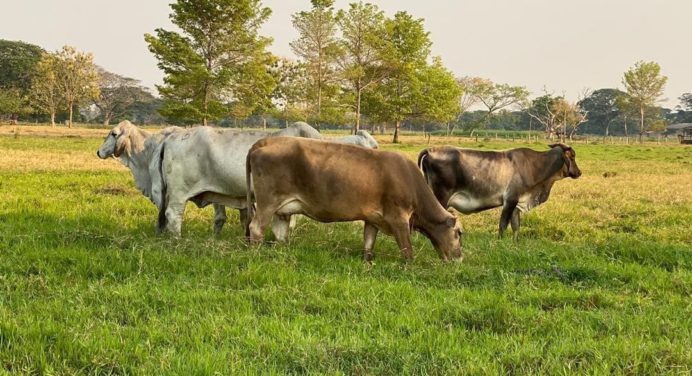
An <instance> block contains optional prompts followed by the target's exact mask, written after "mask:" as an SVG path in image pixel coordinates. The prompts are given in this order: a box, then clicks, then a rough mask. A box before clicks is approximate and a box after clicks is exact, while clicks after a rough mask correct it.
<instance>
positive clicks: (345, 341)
mask: <svg viewBox="0 0 692 376" xmlns="http://www.w3.org/2000/svg"><path fill="white" fill-rule="evenodd" d="M3 128H4V129H3V130H1V131H0V133H5V135H3V136H0V370H3V371H4V372H7V373H28V374H73V373H85V374H187V375H192V374H195V375H204V374H214V373H217V374H255V373H269V374H272V373H273V374H285V373H292V374H301V373H323V374H392V375H398V374H530V373H545V374H569V373H589V374H606V373H614V374H638V375H639V374H689V373H690V372H691V371H692V305H691V301H692V300H691V299H690V294H691V292H692V227H691V225H692V147H682V146H680V145H676V144H668V145H658V144H655V143H645V144H634V145H599V144H581V143H580V144H576V145H574V147H575V149H576V151H577V162H578V164H579V167H580V168H581V170H582V172H583V176H582V177H581V178H580V179H578V180H572V179H565V180H562V181H560V182H558V183H556V185H555V187H554V188H553V191H552V194H551V197H550V199H549V201H548V202H547V203H546V204H544V205H542V206H540V207H538V208H537V209H535V210H534V211H532V212H530V213H529V214H527V215H525V216H523V218H522V219H523V223H522V233H521V235H520V238H519V240H518V241H517V242H513V241H512V239H511V236H506V237H505V238H504V239H501V240H498V239H497V237H496V231H497V222H498V219H499V209H496V210H491V211H487V212H483V213H480V214H476V215H472V216H460V220H461V223H462V224H463V226H464V229H465V237H464V251H465V259H464V262H463V263H461V264H453V263H450V264H445V263H442V262H441V261H439V259H438V256H437V254H436V253H435V252H434V250H433V248H432V246H431V244H430V242H429V241H428V240H427V239H426V238H424V237H423V236H422V235H420V234H417V235H415V236H414V239H413V241H414V247H415V250H414V255H415V261H413V262H412V263H410V264H405V263H403V262H402V258H401V255H400V254H399V251H398V249H397V247H396V244H395V242H394V241H393V239H392V238H391V237H388V236H386V235H383V234H380V236H379V237H378V241H377V244H376V246H375V263H374V265H372V266H370V265H367V264H365V263H363V261H362V260H361V256H362V251H361V248H362V225H361V224H359V223H345V224H319V223H315V222H312V221H310V220H308V219H306V218H300V219H299V221H298V226H297V228H296V230H295V231H294V232H293V233H292V240H291V241H290V243H289V244H287V245H264V246H262V247H259V248H255V247H248V246H246V245H245V244H244V241H243V239H242V234H243V232H242V229H241V227H240V225H239V224H238V217H237V212H235V211H229V222H228V223H227V224H226V227H225V228H224V230H223V231H222V233H221V235H220V236H218V237H214V236H213V235H212V231H211V230H212V215H213V214H212V209H211V207H209V208H206V209H203V210H200V209H197V208H196V207H194V206H193V205H192V204H188V207H187V211H186V214H185V221H184V224H183V237H182V238H181V239H179V240H175V239H171V238H169V237H167V236H164V237H157V236H155V234H154V224H155V220H156V214H157V211H156V209H155V207H154V206H153V205H152V204H151V203H150V202H149V201H148V200H147V199H146V198H144V197H143V196H142V195H141V194H140V193H139V192H138V191H137V190H136V189H135V188H134V184H133V179H132V176H131V174H130V172H129V171H128V170H127V169H126V168H125V167H124V166H122V165H121V164H120V163H119V162H117V161H116V160H106V161H102V160H100V159H98V158H97V157H96V155H95V152H96V149H97V148H98V146H99V145H100V144H101V142H102V138H103V136H105V134H106V132H107V131H105V130H81V131H80V130H76V131H69V132H68V131H66V130H65V131H55V130H51V129H50V128H37V127H23V128H21V133H20V136H19V137H12V136H9V135H7V133H8V129H9V128H7V127H3ZM36 132H38V133H41V135H38V134H36ZM70 132H71V133H70ZM66 136H69V137H66ZM390 137H391V136H386V137H379V136H378V137H377V139H378V141H379V142H380V143H381V148H383V149H386V150H397V151H400V152H403V153H405V154H406V155H407V156H409V157H410V158H412V159H414V158H415V157H416V155H417V153H418V151H420V150H421V149H422V148H424V147H425V146H426V141H425V140H424V138H423V137H420V136H411V135H404V136H403V137H402V141H403V143H402V144H400V145H392V144H390V143H389V141H390ZM546 143H547V142H537V143H530V144H522V143H519V142H516V143H512V142H499V141H490V140H484V141H483V140H479V142H478V143H476V142H475V141H473V140H470V139H466V140H460V139H459V138H456V137H454V138H444V137H433V138H432V140H431V142H430V144H431V145H442V144H453V145H458V146H465V147H474V148H482V149H486V150H493V149H506V148H512V147H518V146H529V147H532V148H535V149H537V150H545V149H546V148H545V144H546ZM604 175H605V176H604Z"/></svg>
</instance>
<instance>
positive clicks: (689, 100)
mask: <svg viewBox="0 0 692 376" xmlns="http://www.w3.org/2000/svg"><path fill="white" fill-rule="evenodd" d="M678 99H680V107H681V108H682V109H683V110H685V111H692V93H685V94H683V95H681V96H680V98H678Z"/></svg>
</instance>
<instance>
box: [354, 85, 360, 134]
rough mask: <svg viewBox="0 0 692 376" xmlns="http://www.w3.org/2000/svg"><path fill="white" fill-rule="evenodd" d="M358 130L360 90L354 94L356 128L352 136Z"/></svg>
mask: <svg viewBox="0 0 692 376" xmlns="http://www.w3.org/2000/svg"><path fill="white" fill-rule="evenodd" d="M359 130H360V89H358V90H357V93H356V126H355V128H353V132H352V133H353V134H356V132H358V131H359Z"/></svg>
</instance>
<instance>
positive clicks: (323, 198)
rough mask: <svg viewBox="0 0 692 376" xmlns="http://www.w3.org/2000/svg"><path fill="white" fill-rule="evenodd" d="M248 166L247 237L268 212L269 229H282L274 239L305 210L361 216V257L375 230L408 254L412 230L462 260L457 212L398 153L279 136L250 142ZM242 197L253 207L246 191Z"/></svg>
mask: <svg viewBox="0 0 692 376" xmlns="http://www.w3.org/2000/svg"><path fill="white" fill-rule="evenodd" d="M246 168H247V181H248V187H250V186H251V184H252V186H254V195H255V199H256V205H257V210H256V213H255V215H254V217H253V218H252V221H251V223H249V224H248V228H247V230H246V232H247V234H248V235H249V236H250V241H251V242H252V243H258V242H261V241H262V240H263V238H264V229H265V226H267V225H268V224H269V222H270V221H271V220H272V217H273V219H274V224H273V228H272V229H273V231H274V234H275V235H276V234H281V236H277V240H280V241H284V240H286V235H287V230H288V226H287V222H286V219H285V217H286V216H289V215H292V214H303V215H306V216H308V217H310V218H312V219H314V220H317V221H320V222H346V221H364V222H365V231H364V238H365V239H364V253H363V256H364V258H365V260H366V261H370V260H371V259H372V256H373V254H372V249H373V245H374V244H375V237H376V236H377V232H378V231H383V232H384V233H386V234H391V235H393V236H394V238H395V239H396V242H397V244H398V246H399V249H401V252H402V254H403V257H404V258H405V259H406V260H407V261H408V260H411V259H412V258H413V250H412V248H411V229H415V230H418V231H420V232H421V233H423V234H424V235H425V236H427V237H428V238H429V239H430V241H431V242H432V244H433V246H434V247H435V249H436V250H437V252H438V254H439V255H440V257H441V258H442V259H443V260H448V259H450V258H453V259H461V229H460V227H459V226H458V225H457V218H456V217H455V216H454V215H452V214H450V213H449V212H448V211H446V210H445V209H444V208H443V207H442V206H440V204H439V203H438V202H437V200H435V196H433V194H432V192H431V191H430V189H429V188H428V187H427V185H426V184H425V179H424V178H423V175H422V174H421V173H420V171H419V170H418V169H417V168H416V165H415V164H414V163H413V162H411V161H409V160H408V159H406V158H405V157H403V156H401V155H399V154H396V153H392V152H385V151H377V150H372V149H366V148H363V147H359V146H355V145H345V144H337V143H332V142H326V141H318V140H307V139H300V140H298V139H294V138H283V137H278V138H271V139H264V140H260V141H258V142H257V143H255V145H253V147H252V148H251V149H250V152H249V153H248V156H247V162H246ZM248 192H251V190H248ZM247 200H248V204H249V205H250V206H249V207H252V205H251V197H250V194H248V197H247ZM277 222H278V223H277ZM277 230H278V231H277Z"/></svg>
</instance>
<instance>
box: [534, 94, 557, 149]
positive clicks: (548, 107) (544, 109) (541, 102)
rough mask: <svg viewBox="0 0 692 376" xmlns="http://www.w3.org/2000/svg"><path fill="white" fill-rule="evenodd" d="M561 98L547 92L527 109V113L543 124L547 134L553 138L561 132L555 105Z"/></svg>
mask: <svg viewBox="0 0 692 376" xmlns="http://www.w3.org/2000/svg"><path fill="white" fill-rule="evenodd" d="M561 99H562V98H561V97H554V96H552V95H551V94H548V93H546V94H544V95H542V96H540V97H538V98H535V99H534V100H533V101H531V105H530V106H529V107H528V108H527V109H526V113H527V114H529V116H530V117H531V118H533V119H534V120H536V121H538V122H539V123H540V124H541V125H543V128H544V129H545V134H546V136H547V137H548V138H550V139H551V140H552V139H553V138H554V137H555V136H556V135H557V134H558V132H559V130H558V128H559V125H560V123H559V118H558V114H557V113H556V111H555V107H556V103H557V102H558V101H559V100H561Z"/></svg>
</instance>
